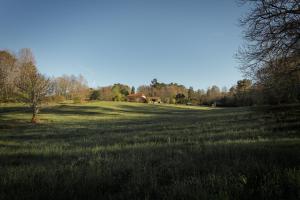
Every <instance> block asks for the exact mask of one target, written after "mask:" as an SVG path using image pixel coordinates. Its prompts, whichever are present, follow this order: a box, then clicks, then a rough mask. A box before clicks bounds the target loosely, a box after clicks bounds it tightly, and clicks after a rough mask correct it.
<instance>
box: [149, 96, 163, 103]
mask: <svg viewBox="0 0 300 200" xmlns="http://www.w3.org/2000/svg"><path fill="white" fill-rule="evenodd" d="M148 102H149V103H161V99H160V97H148Z"/></svg>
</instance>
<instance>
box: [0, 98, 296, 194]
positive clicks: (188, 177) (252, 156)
mask: <svg viewBox="0 0 300 200" xmlns="http://www.w3.org/2000/svg"><path fill="white" fill-rule="evenodd" d="M299 111H300V107H299V106H298V105H294V106H282V107H260V108H210V107H197V106H185V105H163V104H162V105H151V104H139V103H126V102H90V103H83V104H53V105H45V106H44V107H43V109H41V113H40V114H39V123H38V124H30V123H29V121H30V111H29V110H28V109H26V107H25V106H24V105H22V104H8V105H1V110H0V163H1V164H0V199H20V198H21V199H22V198H25V199H78V198H85V199H87V198H88V199H100V198H103V199H207V198H209V199H211V198H212V199H224V198H225V199H226V198H228V199H241V198H242V199H248V198H249V199H262V198H265V199H278V198H282V199H289V198H290V199H293V198H296V197H298V196H299V189H298V188H299V186H300V183H299V180H300V179H299V177H300V168H299V166H300V158H299V156H298V155H299V153H300V137H299V136H300V131H299V129H300V120H299Z"/></svg>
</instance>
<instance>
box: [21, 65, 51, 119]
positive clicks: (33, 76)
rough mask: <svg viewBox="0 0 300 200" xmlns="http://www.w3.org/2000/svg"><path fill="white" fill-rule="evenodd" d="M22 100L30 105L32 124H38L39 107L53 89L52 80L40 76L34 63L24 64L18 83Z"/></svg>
mask: <svg viewBox="0 0 300 200" xmlns="http://www.w3.org/2000/svg"><path fill="white" fill-rule="evenodd" d="M16 86H17V87H18V89H19V92H20V96H21V97H22V99H23V100H24V101H25V102H27V103H29V104H30V107H31V110H32V119H31V122H32V123H36V122H37V114H38V112H39V105H40V104H41V102H42V100H43V98H44V97H45V96H46V95H47V94H49V92H50V89H51V84H50V79H47V78H45V76H43V75H42V74H40V73H39V72H38V70H37V68H36V67H35V65H34V64H33V63H32V62H27V63H23V64H22V66H21V67H20V72H19V76H18V78H17V81H16Z"/></svg>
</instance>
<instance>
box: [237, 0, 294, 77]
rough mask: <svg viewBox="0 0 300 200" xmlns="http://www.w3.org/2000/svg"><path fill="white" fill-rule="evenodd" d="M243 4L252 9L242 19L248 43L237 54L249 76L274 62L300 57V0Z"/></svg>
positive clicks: (260, 0) (245, 0) (261, 0)
mask: <svg viewBox="0 0 300 200" xmlns="http://www.w3.org/2000/svg"><path fill="white" fill-rule="evenodd" d="M240 1H241V2H242V3H245V4H246V3H249V4H250V5H251V6H252V9H251V10H250V12H249V13H248V14H247V15H246V16H245V17H244V18H243V19H241V25H242V26H243V27H245V31H244V37H245V39H246V41H247V44H246V45H245V46H244V47H243V48H241V49H240V50H239V52H238V55H237V57H238V58H239V59H240V60H241V61H242V65H241V70H242V71H243V72H244V73H245V74H247V75H254V76H255V74H256V72H257V70H259V69H260V68H262V67H264V66H266V65H268V63H269V62H271V61H273V60H276V59H281V60H285V59H288V58H290V57H294V56H296V57H297V56H298V57H299V56H300V0H240ZM296 67H298V68H299V66H296Z"/></svg>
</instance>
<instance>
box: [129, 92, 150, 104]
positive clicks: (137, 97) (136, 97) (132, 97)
mask: <svg viewBox="0 0 300 200" xmlns="http://www.w3.org/2000/svg"><path fill="white" fill-rule="evenodd" d="M127 101H129V102H139V103H147V98H146V96H145V95H144V94H143V93H140V92H139V93H136V94H129V95H127Z"/></svg>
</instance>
